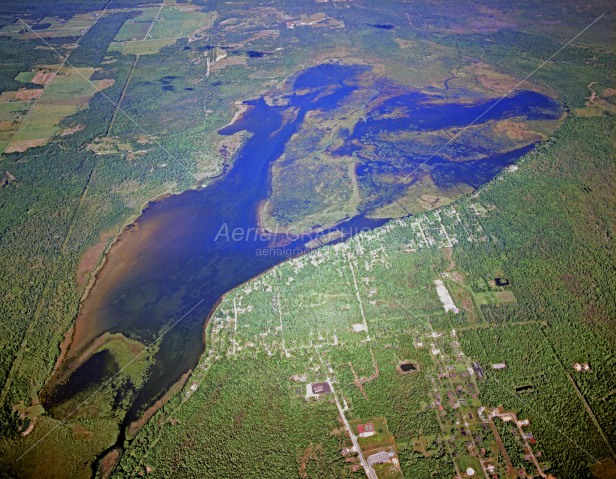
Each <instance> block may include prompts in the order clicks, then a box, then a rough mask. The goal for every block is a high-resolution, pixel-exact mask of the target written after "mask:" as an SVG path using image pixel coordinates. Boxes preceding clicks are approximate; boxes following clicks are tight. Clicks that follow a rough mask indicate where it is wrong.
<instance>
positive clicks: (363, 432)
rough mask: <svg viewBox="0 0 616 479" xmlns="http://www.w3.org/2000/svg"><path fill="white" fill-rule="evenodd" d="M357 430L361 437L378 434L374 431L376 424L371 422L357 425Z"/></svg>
mask: <svg viewBox="0 0 616 479" xmlns="http://www.w3.org/2000/svg"><path fill="white" fill-rule="evenodd" d="M357 432H358V433H359V437H370V436H374V435H375V434H376V433H375V432H374V424H372V423H371V422H368V423H366V424H360V425H359V426H357Z"/></svg>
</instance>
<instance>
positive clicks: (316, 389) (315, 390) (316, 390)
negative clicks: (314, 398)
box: [311, 382, 332, 394]
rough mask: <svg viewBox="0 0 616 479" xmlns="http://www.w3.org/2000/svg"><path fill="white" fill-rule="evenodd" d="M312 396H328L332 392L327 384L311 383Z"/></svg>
mask: <svg viewBox="0 0 616 479" xmlns="http://www.w3.org/2000/svg"><path fill="white" fill-rule="evenodd" d="M311 386H312V394H329V393H331V392H332V388H331V386H330V385H329V383H328V382H324V383H312V385H311Z"/></svg>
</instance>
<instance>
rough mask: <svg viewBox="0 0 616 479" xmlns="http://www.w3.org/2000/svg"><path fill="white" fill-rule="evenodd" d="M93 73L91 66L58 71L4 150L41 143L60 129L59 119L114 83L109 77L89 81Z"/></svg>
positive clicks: (65, 68) (8, 151) (14, 149)
mask: <svg viewBox="0 0 616 479" xmlns="http://www.w3.org/2000/svg"><path fill="white" fill-rule="evenodd" d="M94 72H95V69H94V68H78V69H74V68H72V67H69V66H68V65H67V66H66V67H64V68H63V69H62V71H60V72H58V73H57V74H56V76H55V77H54V79H53V81H51V83H50V84H49V85H48V86H47V88H46V89H45V90H44V92H43V94H42V95H41V96H40V98H38V100H37V101H36V104H34V106H32V110H31V112H30V114H29V115H28V116H27V118H25V120H24V122H23V123H22V124H21V125H20V126H19V130H18V131H17V132H16V134H15V136H14V137H13V139H12V141H11V144H10V145H9V148H8V149H7V153H10V152H15V151H25V150H26V149H28V148H29V147H31V146H40V145H42V144H44V143H45V142H46V141H47V140H49V138H51V137H52V136H54V135H56V134H57V133H59V132H60V131H61V130H62V127H61V125H60V122H61V121H62V120H63V119H64V118H66V117H68V116H70V115H73V114H74V113H76V112H77V111H79V109H80V108H82V107H84V106H85V105H86V104H87V102H88V100H89V99H90V98H92V96H94V95H95V94H96V93H98V91H99V90H104V89H105V88H108V87H109V86H111V85H112V84H113V81H109V80H90V78H91V77H92V75H93V74H94Z"/></svg>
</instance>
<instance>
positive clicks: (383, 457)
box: [367, 451, 394, 466]
mask: <svg viewBox="0 0 616 479" xmlns="http://www.w3.org/2000/svg"><path fill="white" fill-rule="evenodd" d="M392 457H394V452H393V451H389V452H387V451H381V452H377V453H376V454H372V455H371V456H368V459H367V460H368V464H370V465H371V466H374V465H375V464H382V463H384V462H387V461H389V460H390V459H391V458H392Z"/></svg>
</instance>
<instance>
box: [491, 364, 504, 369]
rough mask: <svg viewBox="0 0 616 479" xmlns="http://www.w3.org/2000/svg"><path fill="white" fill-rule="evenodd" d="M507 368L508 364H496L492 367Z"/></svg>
mask: <svg viewBox="0 0 616 479" xmlns="http://www.w3.org/2000/svg"><path fill="white" fill-rule="evenodd" d="M506 367H507V363H496V364H493V365H492V369H505V368H506Z"/></svg>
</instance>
